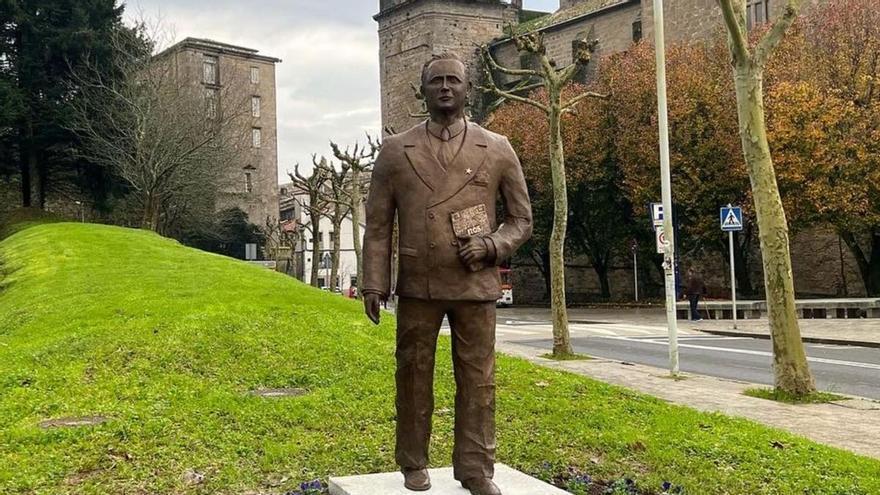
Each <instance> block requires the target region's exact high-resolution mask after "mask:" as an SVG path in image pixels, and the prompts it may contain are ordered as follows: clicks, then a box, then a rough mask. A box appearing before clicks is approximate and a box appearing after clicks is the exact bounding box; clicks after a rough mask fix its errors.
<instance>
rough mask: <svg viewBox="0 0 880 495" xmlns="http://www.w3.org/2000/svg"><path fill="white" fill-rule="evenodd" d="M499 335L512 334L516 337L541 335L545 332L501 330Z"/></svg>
mask: <svg viewBox="0 0 880 495" xmlns="http://www.w3.org/2000/svg"><path fill="white" fill-rule="evenodd" d="M498 333H512V334H514V335H530V336H531V335H539V334H541V333H544V332H535V331H529V330H514V329H512V328H499V329H498Z"/></svg>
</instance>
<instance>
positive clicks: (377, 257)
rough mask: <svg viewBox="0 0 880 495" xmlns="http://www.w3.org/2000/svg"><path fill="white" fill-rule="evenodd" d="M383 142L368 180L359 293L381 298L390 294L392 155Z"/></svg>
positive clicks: (393, 209)
mask: <svg viewBox="0 0 880 495" xmlns="http://www.w3.org/2000/svg"><path fill="white" fill-rule="evenodd" d="M389 141H390V139H389V140H386V142H385V144H384V145H383V147H382V150H381V151H380V152H379V156H378V157H377V158H376V164H375V166H374V167H373V173H372V177H371V178H370V193H369V196H368V197H367V203H366V222H367V226H366V230H365V232H364V259H363V263H364V283H363V292H364V294H368V293H371V292H372V293H377V294H380V295H381V296H382V297H383V298H387V297H388V296H389V295H390V294H391V233H392V230H393V228H394V213H395V211H396V209H397V205H396V204H395V202H394V190H393V181H392V173H391V171H392V168H393V163H391V160H390V156H391V155H392V153H391V151H390V150H389V148H390V143H389Z"/></svg>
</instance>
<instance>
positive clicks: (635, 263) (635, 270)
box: [631, 240, 639, 302]
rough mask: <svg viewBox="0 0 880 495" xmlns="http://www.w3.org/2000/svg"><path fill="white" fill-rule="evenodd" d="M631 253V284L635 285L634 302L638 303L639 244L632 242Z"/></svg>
mask: <svg viewBox="0 0 880 495" xmlns="http://www.w3.org/2000/svg"><path fill="white" fill-rule="evenodd" d="M631 247H632V253H633V283H634V284H635V287H634V289H635V294H636V302H639V243H638V241H635V240H634V241H633V242H632V246H631Z"/></svg>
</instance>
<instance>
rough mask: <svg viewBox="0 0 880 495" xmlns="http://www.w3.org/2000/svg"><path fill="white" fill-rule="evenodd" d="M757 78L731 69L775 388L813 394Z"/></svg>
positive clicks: (755, 70) (747, 65) (744, 67)
mask: <svg viewBox="0 0 880 495" xmlns="http://www.w3.org/2000/svg"><path fill="white" fill-rule="evenodd" d="M762 76H763V74H762V70H761V69H760V68H759V67H757V66H755V65H754V64H753V63H752V61H750V60H749V61H745V62H742V63H740V64H739V65H738V66H737V68H736V100H737V111H738V115H739V126H740V138H741V140H742V146H743V154H744V156H745V161H746V164H747V166H748V169H749V179H750V181H751V186H752V193H753V195H754V202H755V213H756V216H757V220H758V238H759V240H760V246H761V254H762V257H763V265H764V287H765V292H766V297H767V311H768V315H769V319H770V334H771V337H772V341H773V371H774V374H775V383H776V388H777V389H782V390H784V391H786V392H789V393H792V394H796V395H804V394H808V393H810V392H814V391H815V390H816V384H815V382H814V381H813V376H812V374H811V373H810V367H809V365H808V364H807V357H806V353H805V351H804V345H803V342H802V341H801V332H800V328H799V326H798V320H797V311H796V309H795V302H794V301H795V293H794V281H793V278H792V270H791V254H790V252H789V240H788V224H787V222H786V219H785V211H784V210H783V208H782V200H781V198H780V196H779V188H778V186H777V183H776V172H775V170H774V168H773V160H772V158H771V156H770V146H769V144H768V142H767V132H766V127H765V120H764V102H763V82H762Z"/></svg>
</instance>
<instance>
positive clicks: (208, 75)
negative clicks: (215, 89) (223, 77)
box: [202, 55, 219, 84]
mask: <svg viewBox="0 0 880 495" xmlns="http://www.w3.org/2000/svg"><path fill="white" fill-rule="evenodd" d="M202 67H203V69H202V70H203V75H204V82H205V84H219V83H218V81H219V78H218V77H217V57H212V56H210V55H205V61H204V64H203V65H202Z"/></svg>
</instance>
